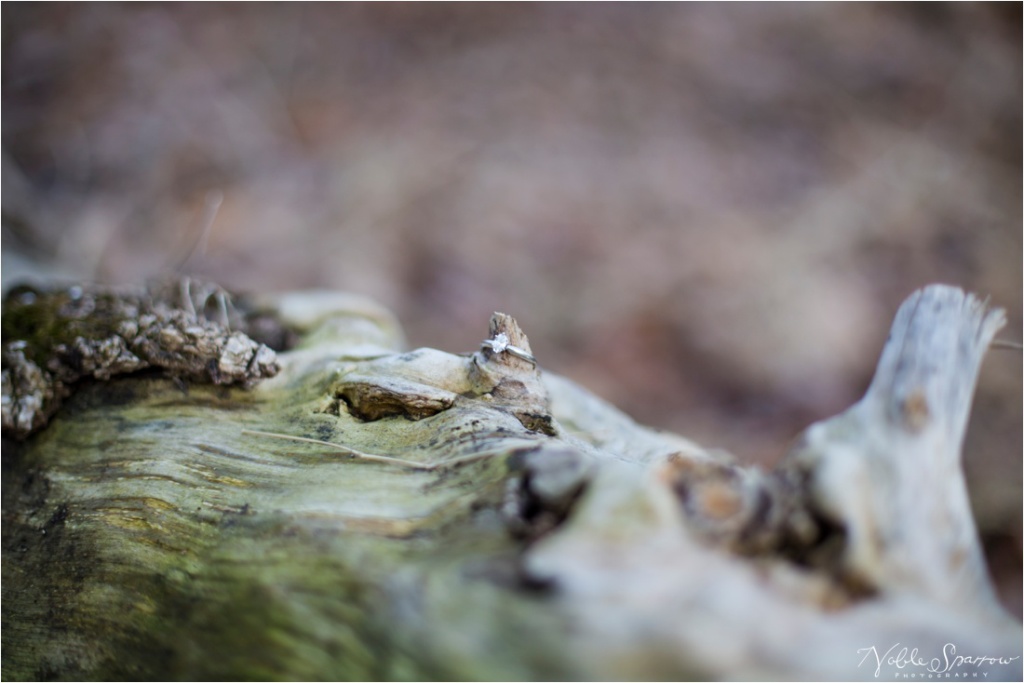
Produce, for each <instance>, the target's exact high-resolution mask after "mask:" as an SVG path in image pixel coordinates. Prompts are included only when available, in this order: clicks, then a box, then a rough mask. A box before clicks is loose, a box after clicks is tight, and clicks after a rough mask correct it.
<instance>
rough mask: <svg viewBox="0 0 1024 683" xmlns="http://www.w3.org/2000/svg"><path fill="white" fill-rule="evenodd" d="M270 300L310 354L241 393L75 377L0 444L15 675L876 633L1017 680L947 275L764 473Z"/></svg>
mask: <svg viewBox="0 0 1024 683" xmlns="http://www.w3.org/2000/svg"><path fill="white" fill-rule="evenodd" d="M268 305H269V306H271V309H272V311H273V314H274V316H275V318H276V319H277V320H278V321H280V322H281V323H283V324H284V325H286V326H288V327H289V328H291V329H292V330H293V331H294V332H295V333H296V334H297V335H298V338H299V343H298V344H297V345H296V346H295V347H294V348H293V349H291V350H289V351H287V352H284V353H281V354H279V356H278V362H279V363H280V368H281V369H280V372H279V373H278V374H277V376H275V377H273V378H270V379H265V380H263V381H262V382H260V383H258V384H257V385H256V386H255V387H253V388H252V389H250V390H244V389H239V388H230V387H225V386H209V385H198V384H189V385H187V386H183V385H181V384H180V383H175V382H173V381H170V380H168V379H165V378H164V377H162V376H158V375H153V374H148V375H141V376H124V377H120V378H114V379H112V380H110V381H108V382H94V383H87V384H86V385H84V386H82V387H81V388H79V389H78V390H77V392H76V393H75V394H73V395H72V396H71V397H70V398H69V399H68V400H67V402H66V404H65V405H64V407H63V408H62V410H61V411H60V412H59V413H58V414H57V415H56V416H55V417H54V418H53V420H52V421H51V423H50V424H49V425H48V426H47V427H46V428H45V429H43V430H42V431H40V432H38V433H37V434H35V435H34V436H32V437H30V438H29V439H27V440H26V441H24V442H21V443H17V444H15V443H14V442H7V441H5V444H4V477H3V497H4V528H3V645H4V658H3V675H4V677H5V678H7V679H10V680H16V679H31V678H130V677H133V678H178V679H186V678H210V677H213V678H234V679H238V678H245V679H250V678H251V679H276V678H287V679H325V678H326V679H488V680H495V679H580V678H582V679H680V678H687V677H700V678H728V679H741V678H780V679H782V678H785V679H790V678H792V679H835V678H838V679H851V678H856V679H874V678H876V677H877V676H878V675H879V674H881V675H893V674H895V673H896V671H897V669H895V668H894V665H893V664H892V663H891V662H889V663H887V662H886V661H883V660H884V658H885V656H886V652H887V651H890V648H891V647H892V646H895V645H900V646H901V647H902V646H908V647H913V648H917V650H918V652H919V653H920V656H921V657H923V658H926V659H929V660H930V659H931V658H932V657H939V658H942V657H943V656H944V652H945V650H944V648H946V647H947V646H948V645H952V646H954V647H955V648H956V651H957V653H958V654H960V655H966V656H969V657H989V658H993V659H991V660H989V659H985V660H981V661H980V662H979V661H976V660H967V661H966V662H965V661H963V660H961V661H960V662H959V663H958V664H957V667H956V668H952V669H948V670H947V671H948V672H949V673H954V672H956V673H959V674H966V673H974V672H976V671H978V672H980V671H984V672H985V675H986V678H988V679H989V680H994V679H1019V678H1020V676H1021V663H1020V662H1021V660H1020V655H1021V644H1020V643H1021V640H1020V639H1021V630H1020V624H1019V623H1017V622H1016V621H1015V620H1013V619H1012V618H1011V617H1009V616H1008V615H1006V614H1005V613H1004V612H1003V611H1002V610H1001V608H1000V607H999V606H998V605H997V604H996V602H995V600H994V599H992V591H991V586H990V585H989V582H988V578H987V575H986V571H985V567H984V562H983V559H982V556H981V553H980V549H979V546H978V541H977V536H976V534H975V532H974V526H973V520H972V519H971V516H970V509H969V507H968V506H967V498H966V490H965V488H964V486H963V478H962V473H961V470H960V458H961V456H960V445H961V442H962V438H963V430H964V426H965V424H966V420H967V416H968V412H969V407H970V401H971V396H972V393H973V389H974V385H975V382H976V378H977V372H978V367H979V365H980V363H981V359H982V357H983V355H984V352H985V350H986V348H987V347H988V344H989V343H990V341H991V338H992V336H993V335H994V333H995V331H996V330H997V329H998V328H999V326H1000V325H1001V324H1002V317H1001V312H999V311H998V310H995V311H990V310H987V309H986V308H985V307H984V306H983V305H982V304H980V303H979V302H978V301H977V300H976V299H975V298H974V297H972V296H970V295H965V294H964V293H963V292H961V291H960V290H957V289H955V288H952V287H943V286H932V287H929V288H927V289H925V290H923V291H922V292H919V293H916V294H915V295H914V296H912V297H911V298H910V299H909V300H908V301H907V303H905V304H904V306H903V307H902V308H901V309H900V312H899V313H898V314H897V317H896V321H895V323H894V326H893V332H892V334H891V335H890V339H889V341H888V343H887V345H886V347H885V349H884V351H883V354H882V359H881V361H880V363H879V368H878V372H877V374H876V377H875V381H874V382H873V384H872V386H871V388H870V389H869V391H868V393H867V394H866V395H865V397H864V399H863V400H862V401H861V402H860V403H858V404H857V405H856V406H854V407H853V408H851V409H850V410H849V411H848V412H847V413H844V414H843V415H841V416H838V417H836V418H833V419H832V420H828V421H825V422H823V423H819V424H817V425H814V426H812V427H811V428H809V429H808V431H807V433H806V435H805V438H804V439H803V440H802V441H801V444H800V445H799V446H798V447H797V448H795V449H794V451H793V452H792V453H791V454H790V455H789V456H788V457H787V458H786V459H785V460H784V461H783V462H782V463H781V464H780V466H779V467H778V468H777V469H776V470H774V471H770V472H765V471H761V470H759V469H755V468H748V467H744V466H742V465H740V464H738V463H736V462H734V461H732V460H730V459H729V458H728V456H726V455H724V454H722V453H720V452H716V451H708V450H705V449H703V448H702V447H700V446H699V445H697V444H695V443H693V442H690V441H688V440H686V439H684V438H682V437H679V436H675V435H671V434H666V433H661V432H656V431H654V430H650V429H646V428H644V427H642V426H639V425H637V424H635V423H634V422H633V421H632V420H630V419H629V418H628V417H627V416H626V415H624V414H623V413H621V412H620V411H618V410H617V409H616V408H614V407H612V406H611V405H609V404H607V403H605V402H603V401H601V400H599V399H597V398H596V397H594V396H593V395H591V394H589V393H588V392H587V391H586V390H584V389H582V388H580V387H579V386H577V385H575V384H573V383H571V382H569V381H567V380H565V379H562V378H559V377H557V376H554V375H552V374H550V373H547V372H545V371H544V370H543V359H539V363H540V367H537V366H534V365H533V364H532V363H530V362H529V361H526V360H524V359H522V358H518V357H516V356H514V355H512V354H510V353H508V352H499V351H495V350H493V349H488V348H480V349H479V350H477V351H475V352H474V353H471V354H462V355H457V354H450V353H445V352H442V351H437V350H433V349H418V350H414V351H409V352H403V350H402V348H401V345H402V339H401V331H400V329H399V327H398V326H397V324H396V323H395V322H394V320H393V318H392V317H391V316H390V314H389V313H388V312H387V311H383V310H381V309H380V308H378V307H376V306H374V305H373V304H371V303H369V302H366V301H364V300H360V299H358V298H355V297H351V296H346V295H334V294H328V293H318V294H306V295H290V296H288V297H278V298H277V299H276V300H274V301H273V302H271V303H270V304H268ZM488 334H489V337H490V338H492V339H493V338H495V337H496V335H498V334H506V335H507V336H508V338H509V341H510V343H512V344H513V345H515V346H517V347H519V348H521V349H523V350H524V351H525V352H526V353H532V351H531V350H530V346H529V340H528V339H527V338H526V336H525V334H523V331H522V330H521V329H520V328H519V326H518V325H517V324H516V323H515V321H514V320H513V319H512V318H511V317H510V316H507V315H504V314H495V316H494V317H493V318H492V320H491V326H490V328H489V330H488ZM6 341H7V340H5V342H6ZM261 432H265V433H272V434H275V435H278V436H276V437H271V436H267V435H266V434H261ZM293 437H297V438H299V439H301V440H293ZM317 442H322V443H317ZM876 660H877V664H876ZM904 660H905V658H904ZM904 665H905V666H904V668H902V669H899V671H901V672H904V673H905V672H908V671H911V670H913V671H914V672H918V670H917V669H916V668H914V667H915V665H914V664H913V663H910V664H907V663H906V661H904Z"/></svg>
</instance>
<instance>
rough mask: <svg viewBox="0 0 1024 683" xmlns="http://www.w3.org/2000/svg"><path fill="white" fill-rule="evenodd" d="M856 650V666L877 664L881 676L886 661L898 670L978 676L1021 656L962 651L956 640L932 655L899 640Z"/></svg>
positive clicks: (877, 670) (877, 672) (876, 669)
mask: <svg viewBox="0 0 1024 683" xmlns="http://www.w3.org/2000/svg"><path fill="white" fill-rule="evenodd" d="M857 654H859V655H863V656H862V657H861V660H860V662H859V663H858V664H857V667H858V668H859V667H861V666H863V665H864V664H865V663H867V664H874V666H875V678H878V676H879V675H880V674H881V672H882V666H883V665H885V666H891V667H895V668H896V669H898V670H903V669H919V670H921V671H920V672H915V673H927V674H947V675H955V676H957V677H959V676H963V677H967V676H970V677H972V678H975V677H980V676H986V675H987V672H986V671H984V669H985V667H989V666H1005V665H1007V664H1010V663H1012V662H1014V661H1015V660H1018V659H1020V656H1016V657H992V656H989V655H972V654H959V653H958V652H957V648H956V645H954V644H953V643H946V644H945V645H944V646H943V647H942V653H941V656H938V657H932V658H927V657H924V656H922V655H921V653H920V652H919V651H918V648H916V647H914V648H911V647H908V646H906V645H902V644H900V643H896V644H895V645H893V646H892V647H890V648H889V649H887V650H885V651H884V652H882V651H880V650H879V649H878V648H877V647H875V646H874V645H872V646H870V647H862V648H860V649H859V650H857Z"/></svg>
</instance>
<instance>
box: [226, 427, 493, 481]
mask: <svg viewBox="0 0 1024 683" xmlns="http://www.w3.org/2000/svg"><path fill="white" fill-rule="evenodd" d="M242 433H243V434H252V435H254V436H268V437H270V438H272V439H282V440H285V441H300V442H302V443H311V444H316V445H318V446H327V447H329V448H333V449H335V450H338V451H342V452H343V453H346V454H348V455H349V456H351V457H353V458H355V459H357V460H366V461H367V462H379V463H383V464H386V465H396V466H398V467H404V468H406V469H410V470H419V471H421V472H432V471H434V470H439V469H443V468H445V467H451V466H454V465H461V464H462V463H466V462H472V461H474V460H483V459H484V458H489V457H491V456H493V455H500V454H501V453H505V452H507V449H503V450H501V451H483V452H481V453H470V454H469V455H460V456H459V457H457V458H452V459H451V460H443V461H440V462H413V461H412V460H402V459H401V458H392V457H390V456H387V455H372V454H370V453H363V452H362V451H357V450H355V449H354V448H349V447H347V446H342V445H341V444H336V443H331V442H330V441H321V440H320V439H310V438H307V437H304V436H292V435H291V434H278V433H277V432H261V431H259V430H256V429H243V430H242Z"/></svg>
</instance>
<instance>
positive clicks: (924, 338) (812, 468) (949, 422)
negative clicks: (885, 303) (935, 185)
mask: <svg viewBox="0 0 1024 683" xmlns="http://www.w3.org/2000/svg"><path fill="white" fill-rule="evenodd" d="M1004 324H1005V317H1004V314H1003V312H1002V310H1000V309H993V310H987V309H986V307H985V305H984V304H983V303H982V302H981V301H979V300H978V299H977V298H976V297H974V296H973V295H970V294H965V293H964V292H963V291H961V290H959V289H957V288H955V287H949V286H943V285H933V286H931V287H928V288H926V289H923V290H921V291H918V292H915V293H914V294H913V295H912V296H911V297H910V298H909V299H907V301H906V302H904V303H903V305H902V306H901V307H900V310H899V312H898V313H897V315H896V319H895V321H894V322H893V325H892V330H891V331H890V333H889V338H888V341H887V342H886V345H885V348H884V349H883V351H882V356H881V359H880V360H879V362H878V368H877V370H876V372H875V376H874V379H873V380H872V382H871V386H870V387H869V389H868V391H867V393H866V394H865V396H864V398H863V399H861V401H860V402H858V403H857V404H856V405H855V406H853V407H852V408H850V409H849V410H848V411H847V412H845V413H843V414H842V415H839V416H837V417H835V418H832V419H830V420H826V421H824V422H820V423H818V424H815V425H813V426H812V427H810V428H809V429H808V430H807V432H806V434H805V435H804V439H803V443H802V446H801V447H800V448H799V449H797V450H796V451H795V452H794V453H793V454H791V455H790V457H789V462H788V463H787V464H788V465H790V466H793V467H795V468H797V469H799V470H800V471H802V472H804V473H806V474H807V476H808V478H809V488H808V494H809V500H810V503H811V505H812V506H813V508H814V509H815V510H816V511H818V512H820V513H821V514H822V515H824V516H826V517H827V518H829V519H830V520H832V521H833V522H835V523H837V524H840V525H842V528H843V529H844V531H845V534H846V547H845V551H844V558H843V563H844V567H845V568H846V570H848V571H849V572H850V573H851V574H854V575H856V576H858V577H859V578H860V579H861V580H863V581H865V582H867V583H868V584H870V585H871V586H873V587H874V588H875V589H877V590H879V591H883V592H887V593H893V594H902V593H908V592H913V593H919V594H922V595H928V596H931V597H932V598H934V599H935V600H939V601H943V602H947V603H951V604H955V605H957V606H958V607H960V608H963V609H982V610H998V609H999V608H998V607H997V606H996V600H995V596H994V592H993V590H992V586H991V584H990V582H989V580H988V576H987V571H986V568H985V563H984V558H983V555H982V550H981V545H980V543H979V541H978V536H977V532H976V530H975V527H974V520H973V517H972V515H971V507H970V501H969V499H968V496H967V487H966V484H965V482H964V477H963V470H962V468H961V462H960V460H961V447H962V444H963V439H964V433H965V431H966V428H967V419H968V416H969V415H970V406H971V399H972V397H973V394H974V388H975V384H976V382H977V377H978V372H979V369H980V366H981V361H982V358H983V357H984V355H985V351H986V350H987V349H988V347H989V344H990V343H991V341H992V338H993V337H994V336H995V334H996V332H997V331H998V330H999V329H1000V328H1001V327H1002V326H1003V325H1004Z"/></svg>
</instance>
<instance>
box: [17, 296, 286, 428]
mask: <svg viewBox="0 0 1024 683" xmlns="http://www.w3.org/2000/svg"><path fill="white" fill-rule="evenodd" d="M193 288H194V289H195V294H193ZM211 300H213V301H214V302H216V303H217V304H219V310H218V311H217V313H218V314H220V318H219V319H218V320H211V319H209V318H207V317H206V315H205V312H204V309H205V308H206V306H207V303H208V302H209V301H211ZM197 303H198V308H199V311H198V312H197ZM232 312H234V309H233V307H229V304H228V302H227V294H226V293H225V292H223V291H222V290H220V289H219V288H217V287H215V286H211V285H202V284H198V283H195V284H194V283H193V282H192V281H191V280H190V279H188V278H184V279H181V280H177V281H175V282H173V283H171V284H170V285H168V284H167V283H161V284H156V285H153V286H150V287H147V288H110V287H98V286H88V287H85V286H81V285H72V286H69V287H55V288H52V289H38V288H32V287H27V286H26V287H19V288H16V289H14V290H12V291H11V292H10V293H9V294H8V296H7V297H5V300H4V311H3V349H2V358H3V430H4V433H5V434H10V435H12V436H14V437H16V438H24V437H26V436H28V435H29V434H31V433H32V432H34V431H36V430H37V429H40V428H42V427H43V426H44V425H45V424H46V422H47V421H48V420H49V418H50V416H51V415H53V414H54V413H55V412H56V411H57V409H58V408H59V407H60V405H61V402H62V401H63V400H64V399H65V398H66V397H67V396H68V395H69V394H70V393H71V391H72V387H73V385H74V384H76V383H77V382H79V381H81V380H82V379H85V378H95V379H99V380H108V379H110V378H111V377H114V376H116V375H122V374H127V373H132V372H136V371H139V370H144V369H147V368H158V369H161V370H163V371H164V372H166V373H168V374H169V375H170V376H174V377H178V378H182V379H188V380H192V381H203V382H211V383H213V384H221V385H229V384H238V385H242V386H251V385H253V384H255V383H256V382H258V381H259V380H261V379H263V378H265V377H272V376H273V375H275V374H276V373H277V370H278V366H277V359H276V356H275V353H274V351H273V350H271V349H270V348H269V347H267V346H266V345H265V344H261V343H259V342H257V341H254V340H253V339H251V338H250V337H249V336H247V335H246V334H245V333H244V332H242V331H240V330H238V327H237V325H238V324H239V323H240V322H241V320H240V319H239V318H238V317H237V315H236V316H235V318H236V320H235V322H236V328H235V329H234V330H232V329H231V327H230V321H229V317H230V315H231V313H232Z"/></svg>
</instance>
